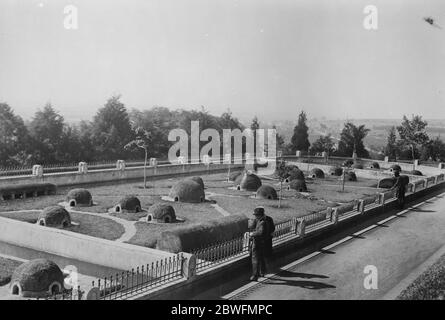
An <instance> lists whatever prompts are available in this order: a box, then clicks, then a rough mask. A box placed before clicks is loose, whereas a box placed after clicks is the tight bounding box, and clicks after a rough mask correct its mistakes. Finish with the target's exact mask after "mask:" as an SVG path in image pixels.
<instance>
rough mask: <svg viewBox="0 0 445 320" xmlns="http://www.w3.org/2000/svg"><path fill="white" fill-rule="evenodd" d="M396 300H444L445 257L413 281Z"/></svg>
mask: <svg viewBox="0 0 445 320" xmlns="http://www.w3.org/2000/svg"><path fill="white" fill-rule="evenodd" d="M397 299H399V300H445V255H443V256H442V257H440V259H439V260H438V261H437V262H436V263H434V264H433V265H432V266H431V267H429V268H428V269H427V270H426V271H425V272H424V273H422V274H421V275H420V276H419V277H418V278H417V279H416V280H414V282H413V283H412V284H410V285H409V286H408V288H406V289H405V290H404V291H403V292H402V293H401V294H400V295H399V296H398V297H397Z"/></svg>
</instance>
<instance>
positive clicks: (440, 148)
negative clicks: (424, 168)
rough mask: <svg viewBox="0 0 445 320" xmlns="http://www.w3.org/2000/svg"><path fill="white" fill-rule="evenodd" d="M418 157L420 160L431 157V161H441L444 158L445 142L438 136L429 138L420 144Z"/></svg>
mask: <svg viewBox="0 0 445 320" xmlns="http://www.w3.org/2000/svg"><path fill="white" fill-rule="evenodd" d="M420 158H421V160H429V159H431V160H433V161H438V160H440V161H442V160H443V159H445V143H444V142H443V141H442V140H441V139H440V137H436V138H434V139H431V140H429V141H428V142H427V143H425V144H424V145H422V147H421V152H420Z"/></svg>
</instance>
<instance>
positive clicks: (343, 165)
mask: <svg viewBox="0 0 445 320" xmlns="http://www.w3.org/2000/svg"><path fill="white" fill-rule="evenodd" d="M353 164H354V160H352V159H348V160H345V161H343V163H342V164H341V165H342V167H351V166H352V165H353Z"/></svg>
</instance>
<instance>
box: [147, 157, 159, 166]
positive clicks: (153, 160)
mask: <svg viewBox="0 0 445 320" xmlns="http://www.w3.org/2000/svg"><path fill="white" fill-rule="evenodd" d="M149 165H150V167H157V166H158V160H157V159H156V158H150V164H149Z"/></svg>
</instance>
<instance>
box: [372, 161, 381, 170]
mask: <svg viewBox="0 0 445 320" xmlns="http://www.w3.org/2000/svg"><path fill="white" fill-rule="evenodd" d="M371 169H380V165H379V163H378V162H373V163H371Z"/></svg>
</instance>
